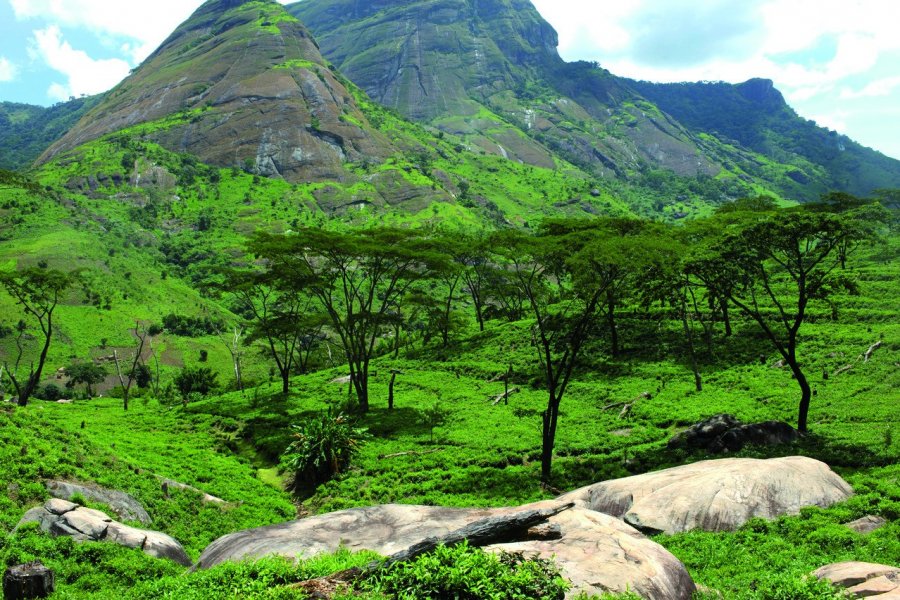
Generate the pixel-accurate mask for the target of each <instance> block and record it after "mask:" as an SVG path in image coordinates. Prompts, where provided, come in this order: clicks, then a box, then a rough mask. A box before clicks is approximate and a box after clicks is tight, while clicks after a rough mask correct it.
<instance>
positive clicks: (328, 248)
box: [251, 228, 441, 412]
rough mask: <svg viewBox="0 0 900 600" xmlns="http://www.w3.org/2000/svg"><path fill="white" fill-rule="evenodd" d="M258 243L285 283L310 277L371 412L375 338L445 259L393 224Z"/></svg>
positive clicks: (355, 384) (255, 246)
mask: <svg viewBox="0 0 900 600" xmlns="http://www.w3.org/2000/svg"><path fill="white" fill-rule="evenodd" d="M251 248H252V249H253V251H254V252H255V253H256V254H257V255H258V256H260V257H261V258H264V259H265V260H266V261H267V262H268V263H269V265H270V269H273V270H274V271H275V272H276V273H278V274H279V277H280V278H281V279H282V281H283V282H289V281H291V280H292V279H293V280H300V281H309V286H308V289H309V292H310V294H312V295H313V296H314V297H315V298H316V299H317V300H318V303H319V304H320V306H321V307H322V309H323V310H324V311H325V313H326V314H327V315H328V319H329V323H330V325H331V327H332V328H333V329H334V331H335V333H336V334H337V336H338V338H339V339H340V340H341V344H342V346H343V349H344V354H345V355H346V357H347V364H348V367H349V369H350V379H351V381H352V383H353V387H354V389H355V390H356V397H357V400H358V402H359V408H360V411H362V412H366V411H368V410H369V363H370V362H371V360H372V358H373V356H374V355H375V351H376V343H377V341H378V340H379V338H380V336H381V335H382V334H383V333H384V332H385V331H386V330H387V329H388V328H389V327H390V326H391V325H392V324H393V323H394V321H395V320H396V319H397V318H399V314H400V303H401V301H402V299H403V297H404V296H405V294H406V292H407V290H408V289H409V287H410V286H411V285H412V283H413V282H415V281H417V280H419V279H422V278H424V277H426V276H427V275H428V272H429V269H430V267H432V266H435V265H437V264H438V263H440V262H441V259H440V257H438V256H436V255H435V254H434V253H433V252H432V251H431V250H430V248H429V246H428V244H426V243H424V240H423V239H422V238H421V237H420V236H419V234H417V233H415V232H412V231H409V230H403V229H391V228H373V229H366V230H361V231H356V232H352V233H340V232H334V231H325V230H321V229H304V230H301V231H299V232H297V233H294V234H291V235H286V236H273V235H268V234H260V235H258V236H257V237H256V239H255V240H254V242H253V243H252V244H251Z"/></svg>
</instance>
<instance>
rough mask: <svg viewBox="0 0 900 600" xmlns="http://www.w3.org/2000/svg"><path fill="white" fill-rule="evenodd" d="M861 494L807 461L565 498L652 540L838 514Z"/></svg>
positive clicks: (760, 464)
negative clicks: (837, 508) (839, 505)
mask: <svg viewBox="0 0 900 600" xmlns="http://www.w3.org/2000/svg"><path fill="white" fill-rule="evenodd" d="M852 495H853V489H852V488H851V487H850V486H849V485H848V484H847V483H846V482H845V481H844V480H843V479H841V478H840V477H839V476H838V475H836V474H835V473H834V472H833V471H832V470H831V469H829V468H828V465H826V464H825V463H822V462H819V461H817V460H814V459H811V458H806V457H802V456H791V457H785V458H772V459H768V460H760V459H754V458H725V459H719V460H706V461H701V462H697V463H693V464H690V465H684V466H681V467H674V468H672V469H665V470H663V471H656V472H653V473H645V474H643V475H635V476H633V477H625V478H623V479H615V480H611V481H604V482H602V483H597V484H594V485H591V486H587V487H584V488H581V489H579V490H575V491H574V492H570V493H568V494H564V495H563V496H560V498H559V500H560V501H565V502H575V503H576V504H578V505H580V506H583V507H585V508H588V509H590V510H595V511H598V512H602V513H606V514H609V515H612V516H614V517H618V518H621V519H623V520H624V521H625V522H626V523H628V524H630V525H632V526H634V527H637V528H638V529H640V530H642V531H645V532H664V533H670V534H671V533H679V532H682V531H689V530H691V529H702V530H704V531H732V530H734V529H737V528H738V527H740V526H741V525H743V524H744V523H746V522H747V521H748V520H749V519H751V518H754V517H761V518H764V519H774V518H776V517H779V516H781V515H791V514H797V513H798V512H799V511H800V509H801V508H803V507H804V506H822V507H825V506H830V505H832V504H834V503H836V502H840V501H842V500H846V499H847V498H849V497H850V496H852Z"/></svg>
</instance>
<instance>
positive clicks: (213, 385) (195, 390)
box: [173, 367, 219, 402]
mask: <svg viewBox="0 0 900 600" xmlns="http://www.w3.org/2000/svg"><path fill="white" fill-rule="evenodd" d="M217 379H218V374H217V373H215V372H213V370H212V369H211V368H209V367H185V368H183V369H182V370H181V372H179V373H178V375H176V376H175V380H174V382H173V383H174V384H175V387H176V388H177V389H178V392H179V393H180V394H181V399H182V401H184V402H187V401H188V400H189V399H190V398H191V397H192V396H193V395H195V394H196V395H199V396H206V395H208V394H210V393H212V392H213V391H214V390H216V389H217V388H218V387H219V383H218V381H217Z"/></svg>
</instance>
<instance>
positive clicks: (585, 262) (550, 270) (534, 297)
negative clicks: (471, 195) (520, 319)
mask: <svg viewBox="0 0 900 600" xmlns="http://www.w3.org/2000/svg"><path fill="white" fill-rule="evenodd" d="M593 234H594V232H592V231H590V230H589V229H584V228H580V227H579V226H578V224H577V223H571V222H570V223H563V222H554V223H552V224H551V226H550V227H545V229H544V230H543V231H542V232H541V234H540V235H538V236H530V235H528V234H525V233H521V232H516V231H504V232H501V233H499V234H497V235H495V236H494V237H493V238H492V240H491V243H492V246H493V247H494V249H495V252H496V254H497V257H498V260H499V262H500V266H501V267H502V268H503V269H505V270H506V271H507V272H508V274H509V275H510V277H511V278H512V280H513V281H515V283H516V285H517V288H518V290H519V292H520V293H521V295H522V296H523V297H524V298H525V302H524V304H525V306H526V307H527V310H528V313H529V315H530V316H531V317H533V318H534V329H533V337H534V340H535V344H534V345H535V348H536V351H537V354H538V362H539V364H540V366H541V370H542V371H543V377H544V384H545V386H546V388H547V408H546V410H544V411H543V413H542V429H541V482H542V483H544V484H545V485H546V484H549V482H550V476H551V469H552V462H553V448H554V445H555V442H556V430H557V425H558V420H559V407H560V404H561V402H562V399H563V397H564V396H565V393H566V390H567V388H568V386H569V382H570V381H571V379H572V373H573V371H574V369H575V366H576V364H577V362H578V358H579V353H580V351H581V349H582V347H583V345H584V343H585V342H586V341H587V340H588V339H589V337H590V336H591V335H592V334H593V332H594V331H595V329H596V327H595V323H596V318H597V311H598V307H599V304H600V302H601V301H602V298H603V294H604V293H605V292H606V290H607V288H608V287H609V285H610V280H609V279H604V278H602V277H600V276H598V275H599V273H598V271H597V269H596V263H595V262H593V261H592V257H596V256H599V255H600V254H601V253H602V252H603V251H604V248H603V247H602V246H603V241H602V240H601V239H599V238H597V237H595V236H594V235H593Z"/></svg>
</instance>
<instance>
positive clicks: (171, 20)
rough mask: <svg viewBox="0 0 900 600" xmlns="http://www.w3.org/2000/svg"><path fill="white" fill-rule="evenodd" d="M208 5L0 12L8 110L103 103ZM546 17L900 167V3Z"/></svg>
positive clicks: (622, 56)
mask: <svg viewBox="0 0 900 600" xmlns="http://www.w3.org/2000/svg"><path fill="white" fill-rule="evenodd" d="M201 3H202V2H201V0H154V1H153V2H146V1H139V0H0V100H8V101H16V102H28V103H33V104H43V105H49V104H53V103H54V102H58V101H60V100H65V99H67V98H69V97H71V96H80V95H82V94H95V93H98V92H102V91H105V90H107V89H109V88H111V87H112V86H114V85H115V84H116V83H118V81H120V80H121V79H122V78H123V77H125V76H126V75H127V74H128V70H129V69H130V68H133V67H135V66H137V65H138V64H140V62H141V61H142V60H143V59H144V58H146V57H147V56H148V55H149V54H150V53H151V52H152V51H153V50H154V49H155V48H156V46H158V45H159V44H160V43H161V42H162V41H163V39H165V37H166V36H167V35H168V34H169V33H170V32H171V31H172V30H173V29H174V28H175V27H176V26H177V25H178V24H179V23H181V22H182V21H183V20H184V19H186V18H187V17H188V16H189V15H190V13H191V12H192V11H193V10H194V9H196V7H197V6H199V5H200V4H201ZM283 3H287V2H283ZM534 3H535V5H536V6H537V7H538V10H540V11H541V13H542V14H543V15H544V17H545V18H547V20H548V21H550V23H551V24H553V26H554V27H556V29H557V30H558V31H559V33H560V52H561V53H562V55H563V57H564V58H566V59H567V60H577V59H583V60H596V61H598V62H599V63H600V64H601V65H603V66H604V67H606V68H607V69H609V70H610V71H612V72H613V73H615V74H617V75H622V76H626V77H632V78H636V79H646V80H650V81H699V80H711V81H719V80H723V81H730V82H740V81H745V80H747V79H749V78H751V77H767V78H769V79H772V80H774V81H775V85H776V86H777V87H778V89H780V90H781V91H782V92H783V93H784V94H785V97H786V98H787V100H788V102H789V103H790V104H791V106H793V107H794V108H795V109H796V110H797V112H799V113H800V114H801V115H802V116H804V117H806V118H809V119H813V120H815V121H816V122H817V123H819V124H820V125H822V126H824V127H828V128H830V129H834V130H836V131H839V132H841V133H844V134H846V135H849V136H850V137H851V138H853V139H855V140H857V141H859V142H860V143H862V144H864V145H867V146H871V147H873V148H875V149H877V150H880V151H882V152H884V153H886V154H888V155H890V156H893V157H895V158H900V35H897V33H896V23H897V22H898V19H897V14H898V12H900V11H898V9H897V8H896V6H897V5H896V4H895V0H840V1H838V0H742V1H740V2H737V1H735V0H615V1H612V0H534Z"/></svg>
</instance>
